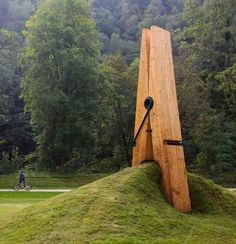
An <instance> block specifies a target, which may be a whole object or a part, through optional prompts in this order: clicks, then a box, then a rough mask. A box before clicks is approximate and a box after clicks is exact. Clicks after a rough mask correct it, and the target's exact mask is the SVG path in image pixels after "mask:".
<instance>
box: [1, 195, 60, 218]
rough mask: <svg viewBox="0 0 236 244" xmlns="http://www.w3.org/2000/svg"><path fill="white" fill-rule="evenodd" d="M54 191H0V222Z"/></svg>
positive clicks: (45, 197)
mask: <svg viewBox="0 0 236 244" xmlns="http://www.w3.org/2000/svg"><path fill="white" fill-rule="evenodd" d="M58 194H60V193H56V192H0V223H3V222H5V221H6V220H9V219H11V218H12V217H13V216H14V215H15V214H16V213H17V212H18V211H20V210H22V209H23V208H25V207H29V206H31V205H32V204H37V203H39V202H41V201H43V200H45V199H48V198H50V197H53V196H56V195H58Z"/></svg>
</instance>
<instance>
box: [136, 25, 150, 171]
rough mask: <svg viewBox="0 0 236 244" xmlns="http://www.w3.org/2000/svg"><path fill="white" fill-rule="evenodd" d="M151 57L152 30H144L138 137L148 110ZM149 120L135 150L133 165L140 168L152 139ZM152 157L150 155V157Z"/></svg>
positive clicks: (138, 107)
mask: <svg viewBox="0 0 236 244" xmlns="http://www.w3.org/2000/svg"><path fill="white" fill-rule="evenodd" d="M149 55H150V30H148V29H144V30H143V33H142V41H141V53H140V63H139V79H138V89H137V102H136V117H135V130H134V135H136V133H137V131H138V129H139V127H140V125H141V123H142V120H143V118H144V115H145V113H146V109H145V107H144V100H145V98H146V97H148V82H149ZM147 129H148V120H146V121H145V123H144V125H143V128H142V130H141V132H140V134H139V136H138V138H137V140H136V146H134V148H133V159H132V165H133V166H138V165H140V163H141V162H143V161H145V160H146V149H147V146H148V147H150V145H149V144H150V139H149V140H148V141H147V133H146V130H147ZM149 156H150V155H149Z"/></svg>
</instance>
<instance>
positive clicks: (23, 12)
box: [0, 0, 236, 175]
mask: <svg viewBox="0 0 236 244" xmlns="http://www.w3.org/2000/svg"><path fill="white" fill-rule="evenodd" d="M40 2H41V3H40ZM39 3H40V4H39ZM38 4H39V7H38V10H35V9H36V8H37V5H38ZM0 12H1V15H0V16H1V18H0V27H1V28H2V30H1V35H0V39H1V40H3V42H2V43H4V45H5V42H4V38H9V44H8V45H14V48H11V49H10V51H9V52H10V53H9V55H8V56H9V57H13V58H8V59H7V60H8V61H7V62H8V66H7V65H6V64H4V65H6V68H3V69H2V70H1V73H0V77H4V78H0V79H1V84H3V85H4V86H6V85H7V84H8V85H9V87H10V86H11V84H12V83H11V82H13V80H14V82H15V83H16V84H17V85H15V86H14V89H16V90H15V91H14V92H13V93H14V94H15V95H10V94H13V93H12V91H11V92H10V90H11V89H13V88H11V89H10V88H8V90H1V92H2V94H3V95H2V96H1V98H0V99H1V101H2V102H1V107H0V118H1V120H0V123H1V124H0V140H1V145H0V146H1V153H2V155H3V154H4V155H5V154H6V153H7V154H8V155H11V154H12V153H11V152H12V151H13V148H14V150H15V149H16V148H18V149H17V150H18V151H19V153H20V155H26V154H28V152H29V151H31V150H32V148H33V145H34V142H33V140H32V136H31V132H30V128H29V119H28V115H27V114H25V113H23V106H24V104H23V102H22V100H21V99H19V94H20V87H19V80H22V72H21V68H22V67H23V74H24V76H23V81H22V87H23V93H22V94H23V98H24V100H25V102H26V110H27V111H28V112H29V113H30V114H31V125H32V128H33V130H34V135H35V137H34V138H35V140H36V143H37V149H36V151H34V152H33V153H31V154H30V156H28V158H29V159H30V161H31V162H36V163H37V165H38V166H39V167H41V168H45V169H52V170H54V169H56V168H63V169H65V170H66V169H68V170H74V169H77V168H81V167H85V168H86V167H90V168H91V169H93V170H98V171H99V170H100V169H101V168H102V169H104V168H107V169H108V170H110V169H114V170H117V169H120V168H121V167H124V166H125V165H128V164H129V163H130V160H131V157H132V138H133V122H134V111H135V93H136V83H137V75H138V56H139V42H140V36H141V30H142V28H145V27H150V26H151V25H159V26H160V27H163V28H165V29H168V30H169V31H170V32H171V34H172V40H173V53H174V58H175V71H176V79H177V88H178V97H179V105H180V113H181V121H182V131H183V136H184V141H185V145H186V146H185V154H186V159H187V164H188V167H189V168H190V169H194V170H199V171H201V172H206V173H209V174H212V175H217V174H226V173H227V172H233V171H235V157H236V148H235V145H236V143H235V142H236V132H235V131H236V130H235V129H236V119H235V111H236V108H235V105H236V100H235V97H236V95H235V94H236V92H235V91H236V89H235V84H236V78H235V77H236V66H235V60H236V57H235V53H236V50H235V47H236V45H235V44H236V43H235V42H236V41H235V38H236V37H235V36H236V33H235V32H236V19H235V13H236V6H235V1H234V0H226V1H217V0H205V1H198V0H186V1H183V0H165V1H164V0H144V1H140V0H132V1H128V0H121V1H115V0H109V1H108V0H93V1H92V3H91V5H90V4H88V3H87V1H79V0H71V1H69V0H62V1H56V0H43V1H30V0H22V1H20V0H12V1H11V0H8V1H2V0H0ZM33 13H34V15H33ZM31 15H33V17H32V18H30V16H31ZM27 19H30V20H29V21H28V22H27V27H26V31H24V35H23V34H22V30H23V29H25V22H26V20H27ZM93 19H94V20H95V21H94V20H93ZM95 25H96V27H95ZM6 36H8V37H6ZM10 36H11V37H10ZM25 39H26V41H25ZM1 40H0V41H1ZM16 43H17V44H16ZM22 46H24V49H23V50H24V51H23V52H22V51H20V48H22ZM1 48H2V47H1ZM1 50H3V49H1ZM1 52H2V51H1ZM19 54H20V55H19ZM17 56H20V57H21V58H20V61H21V66H20V65H19V62H16V60H17V59H16V58H14V57H17ZM0 59H1V57H0ZM4 65H2V67H4ZM7 67H11V68H10V71H9V70H8V68H7ZM13 73H14V75H12V74H13ZM5 96H7V98H6V97H5ZM10 97H11V98H10ZM13 98H14V99H15V100H14V99H13ZM7 99H13V100H14V101H15V103H11V104H13V105H11V106H12V108H11V109H10V106H9V104H10V103H8V102H6V101H7ZM6 104H7V105H6ZM17 108H18V109H17ZM10 110H11V111H18V112H17V114H18V113H19V114H21V115H22V118H24V120H21V121H22V123H21V124H20V123H18V124H14V123H13V127H12V128H13V129H15V134H14V136H13V138H15V140H10V139H6V138H5V137H3V136H2V135H3V134H4V133H5V134H6V135H7V136H9V138H10V137H12V136H10V135H12V134H11V130H10V129H9V128H10V127H6V126H5V127H4V126H3V125H4V124H5V125H6V123H7V122H6V119H5V118H6V114H7V113H8V114H9V111H10ZM14 113H15V112H11V113H10V114H11V116H13V114H14ZM8 121H9V120H8ZM13 121H15V122H16V121H18V122H19V121H20V120H13ZM19 138H28V141H27V140H26V139H24V140H23V139H21V141H19ZM22 140H23V141H22ZM13 141H14V142H13ZM9 142H11V143H10V144H9ZM7 145H12V147H8V146H7ZM23 145H24V146H23ZM20 146H21V147H20ZM22 147H24V148H22ZM26 149H27V150H26Z"/></svg>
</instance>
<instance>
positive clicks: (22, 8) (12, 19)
mask: <svg viewBox="0 0 236 244" xmlns="http://www.w3.org/2000/svg"><path fill="white" fill-rule="evenodd" d="M38 3H39V1H38V0H33V1H31V0H0V28H5V29H8V30H11V31H16V32H18V33H19V34H20V33H21V31H22V30H23V29H24V28H25V22H26V20H28V19H29V18H30V16H31V15H32V12H33V11H34V10H35V8H36V6H37V5H38Z"/></svg>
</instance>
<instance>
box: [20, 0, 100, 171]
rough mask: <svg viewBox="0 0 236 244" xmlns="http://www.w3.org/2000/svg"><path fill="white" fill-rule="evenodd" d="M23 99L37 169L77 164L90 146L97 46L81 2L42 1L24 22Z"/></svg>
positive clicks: (87, 10) (85, 3)
mask: <svg viewBox="0 0 236 244" xmlns="http://www.w3.org/2000/svg"><path fill="white" fill-rule="evenodd" d="M24 35H25V38H26V47H25V48H24V52H23V54H22V64H23V67H24V78H23V82H22V87H23V98H24V100H25V102H26V109H27V111H29V112H30V113H31V117H32V125H33V128H34V132H35V135H36V138H37V143H38V148H37V154H38V157H39V162H40V164H41V166H44V167H46V168H47V167H48V168H50V169H52V170H54V169H55V168H56V167H60V168H63V167H64V165H65V163H66V162H67V161H69V160H71V159H72V158H74V157H77V158H78V159H79V161H80V163H81V162H84V161H85V158H88V153H89V152H91V151H92V147H93V130H92V123H93V119H94V116H95V113H96V110H97V102H96V99H97V89H98V87H99V86H100V84H99V83H98V82H97V80H98V59H99V47H100V44H99V42H98V39H99V38H98V32H97V31H96V29H95V23H94V21H93V19H92V13H91V6H90V4H89V3H88V1H85V0H83V1H81V0H62V1H56V0H48V1H44V2H42V4H41V5H40V7H39V8H38V10H37V11H36V13H35V15H34V16H33V17H32V18H31V19H30V21H28V22H27V30H26V31H25V32H24Z"/></svg>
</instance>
